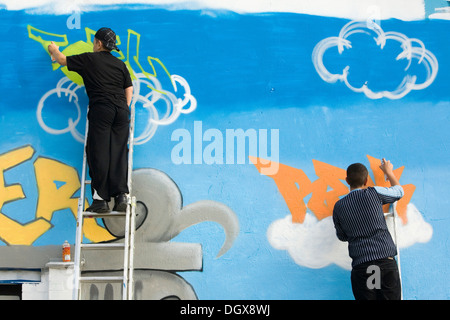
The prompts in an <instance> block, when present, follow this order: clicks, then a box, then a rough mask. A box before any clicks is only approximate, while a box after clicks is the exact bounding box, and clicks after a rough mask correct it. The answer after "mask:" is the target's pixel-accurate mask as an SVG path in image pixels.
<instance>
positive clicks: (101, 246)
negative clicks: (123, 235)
mask: <svg viewBox="0 0 450 320" xmlns="http://www.w3.org/2000/svg"><path fill="white" fill-rule="evenodd" d="M80 248H81V249H91V250H99V249H100V250H102V249H123V248H125V244H124V243H82V244H81V246H80Z"/></svg>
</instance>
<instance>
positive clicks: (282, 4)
mask: <svg viewBox="0 0 450 320" xmlns="http://www.w3.org/2000/svg"><path fill="white" fill-rule="evenodd" d="M0 4H3V5H4V6H6V8H7V9H8V10H23V9H33V11H34V12H37V13H55V14H67V13H71V12H73V11H90V10H93V9H94V6H96V5H123V4H126V5H133V4H149V5H162V6H168V7H170V8H172V9H188V10H189V9H193V10H208V9H211V10H230V11H234V12H238V13H258V12H292V13H304V14H311V15H319V16H325V17H339V18H346V19H367V18H370V17H372V18H373V16H374V15H376V19H391V18H395V19H401V20H420V19H424V18H425V6H424V1H423V0H396V1H391V0H340V1H339V4H338V5H336V1H335V0H315V1H310V0H277V1H273V0H225V1H224V0H20V1H18V0H1V1H0ZM405 8H408V9H407V10H405Z"/></svg>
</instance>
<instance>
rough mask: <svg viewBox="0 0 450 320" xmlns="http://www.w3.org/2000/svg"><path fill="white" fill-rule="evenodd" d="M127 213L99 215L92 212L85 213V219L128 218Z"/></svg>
mask: <svg viewBox="0 0 450 320" xmlns="http://www.w3.org/2000/svg"><path fill="white" fill-rule="evenodd" d="M126 214H127V213H126V212H121V211H111V212H105V213H97V212H90V211H83V217H85V218H113V217H124V216H126Z"/></svg>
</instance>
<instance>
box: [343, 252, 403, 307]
mask: <svg viewBox="0 0 450 320" xmlns="http://www.w3.org/2000/svg"><path fill="white" fill-rule="evenodd" d="M351 282H352V290H353V295H354V296H355V299H356V300H400V299H401V284H400V275H399V271H398V266H397V261H395V259H390V258H384V259H379V260H374V261H369V262H365V263H362V264H359V265H357V266H355V267H353V269H352V273H351Z"/></svg>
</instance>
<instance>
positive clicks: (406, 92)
mask: <svg viewBox="0 0 450 320" xmlns="http://www.w3.org/2000/svg"><path fill="white" fill-rule="evenodd" d="M448 8H449V7H448V4H447V2H446V1H440V0H433V1H431V0H425V1H423V0H399V1H395V2H393V3H387V2H386V3H384V2H383V3H381V2H379V1H356V0H355V1H350V2H349V3H348V4H345V5H340V6H337V5H336V4H335V2H334V1H331V0H330V1H328V0H325V1H318V2H317V3H316V2H314V3H313V2H310V1H302V0H299V1H296V2H295V3H294V2H292V1H282V0H281V1H276V2H267V1H262V2H261V1H255V0H246V1H241V2H223V1H222V2H221V1H216V0H208V1H197V0H192V1H185V2H180V1H167V3H166V2H165V4H164V5H162V4H161V3H160V1H152V0H148V1H140V4H130V3H128V2H123V3H122V1H114V3H113V2H112V1H106V0H105V1H103V0H98V1H90V2H89V3H86V2H85V1H77V0H75V1H70V5H69V4H67V3H66V2H62V1H61V2H59V1H50V0H49V1H41V2H40V3H39V5H36V4H34V3H33V2H32V1H2V2H1V4H0V15H1V19H0V26H1V28H0V36H1V39H2V43H3V50H2V51H1V52H0V56H1V58H2V61H3V62H4V63H3V66H2V73H0V93H1V94H2V99H0V111H1V112H0V132H1V137H2V140H1V141H0V255H1V256H4V257H6V258H7V259H0V269H1V270H0V271H1V272H0V275H1V276H2V278H1V279H4V280H2V281H3V282H8V281H11V282H13V281H19V282H20V281H22V282H26V281H28V282H30V281H36V280H35V278H24V279H19V280H17V279H16V278H17V276H16V278H14V280H13V277H12V278H11V280H8V279H10V278H8V277H9V274H10V273H11V272H16V274H19V275H21V274H22V271H23V270H30V269H33V270H36V269H39V268H40V266H37V265H36V263H38V262H39V263H41V261H44V260H50V259H53V260H55V259H58V258H60V257H59V256H56V257H55V256H53V255H52V254H50V253H49V252H53V251H51V250H54V248H55V247H58V248H59V246H61V245H62V243H63V242H64V241H65V240H67V241H69V242H70V243H72V244H73V243H74V241H75V229H76V214H77V211H76V209H77V201H78V197H79V195H80V177H81V170H82V156H83V142H84V135H85V125H86V114H87V111H88V98H87V95H86V92H85V88H84V85H83V81H82V78H81V77H80V76H79V75H78V74H76V73H73V72H69V71H68V70H67V68H66V67H62V66H60V65H58V64H56V63H52V62H51V58H50V56H49V54H48V52H47V49H46V48H47V46H48V43H49V42H50V41H54V42H55V43H56V44H57V45H58V46H59V47H60V49H61V51H62V52H63V53H64V54H66V55H72V54H78V53H82V52H87V51H91V50H92V44H93V36H94V34H95V32H96V30H98V29H99V28H101V27H105V26H106V27H110V28H111V29H113V30H114V31H115V32H116V34H117V36H118V37H117V45H118V47H119V48H120V49H121V51H119V52H113V54H114V55H115V56H116V57H117V58H118V59H121V60H122V61H124V63H125V64H126V65H127V67H128V69H129V71H130V74H131V75H132V81H133V86H134V95H133V99H132V106H133V107H134V110H135V112H136V129H135V143H136V146H135V148H134V161H133V165H134V168H133V181H134V182H133V183H134V185H133V189H132V190H134V191H135V192H136V196H137V201H138V204H137V211H138V220H137V223H138V229H137V231H136V239H137V244H136V251H137V254H136V255H137V259H136V261H135V265H137V266H138V267H137V268H138V270H137V272H136V286H135V288H136V292H135V294H136V297H137V298H138V299H212V300H213V299H233V300H235V299H236V300H238V299H276V300H282V299H287V300H290V299H353V295H352V292H351V287H350V271H349V270H350V268H351V267H350V258H349V257H348V251H347V246H346V244H345V243H342V242H340V241H338V240H337V237H336V234H335V230H334V226H333V223H332V219H331V214H332V210H333V205H334V203H335V202H336V201H337V200H338V199H339V198H341V197H343V196H344V195H346V194H347V193H348V191H349V188H348V185H347V184H346V182H345V173H346V171H345V170H346V168H347V166H348V165H349V164H351V163H355V162H361V163H364V164H365V165H366V166H367V167H368V168H369V172H370V181H369V184H370V185H377V186H387V185H388V183H387V182H386V181H385V179H384V176H383V174H382V172H381V171H380V170H379V169H378V163H379V161H380V159H382V158H386V159H389V160H391V161H392V163H393V164H394V166H395V174H396V175H397V177H398V178H399V179H400V183H401V184H402V185H403V188H404V190H405V196H404V197H403V198H402V199H401V200H400V201H398V202H397V203H396V204H395V206H394V207H393V209H394V210H395V212H396V213H397V218H396V219H397V220H395V221H396V225H397V227H398V228H397V230H396V235H397V239H398V246H399V250H400V253H401V268H402V270H401V271H402V284H403V297H404V298H405V299H448V298H450V295H449V292H448V288H447V286H446V285H445V281H442V280H441V279H442V274H444V273H445V271H446V270H447V266H448V263H449V260H448V259H449V257H448V254H447V252H448V243H449V242H448V227H449V223H450V220H449V219H450V218H449V217H448V214H447V212H448V207H449V206H450V203H449V200H448V197H447V196H446V195H447V194H448V193H449V192H450V190H449V187H448V183H447V182H448V180H449V179H450V168H449V163H448V149H449V145H448V141H450V131H449V129H448V119H449V106H450V91H449V90H448V83H449V82H450V72H449V70H450V62H449V61H450V60H449V59H448V57H449V56H450V47H449V46H448V41H447V39H448V37H447V36H446V30H448V27H449V20H450V19H449V12H450V11H449V10H448ZM87 193H88V194H89V190H88V192H87ZM86 201H87V202H88V203H89V202H90V201H91V198H90V197H88V198H87V199H86ZM389 209H390V208H388V207H385V208H384V210H385V211H386V212H387V211H388V210H389ZM387 219H388V218H387ZM388 220H389V219H388ZM116 222H117V221H116ZM116 222H115V221H110V220H109V219H106V218H105V219H87V220H86V224H85V226H84V230H83V232H84V236H85V238H86V239H87V240H89V241H91V242H104V241H115V242H120V241H123V240H122V239H121V236H122V235H121V233H120V229H121V228H120V227H119V226H118V225H117V224H116ZM388 222H389V221H388ZM389 223H390V222H389ZM391 231H392V230H391ZM392 232H393V231H392ZM25 252H26V253H30V252H31V253H33V255H32V256H33V257H45V259H44V258H42V259H41V258H39V259H36V258H35V260H36V261H33V262H30V261H24V260H23V259H21V256H22V255H23V254H24V253H25ZM42 252H44V254H42ZM58 252H59V251H58ZM96 254H97V253H96ZM47 255H48V258H47ZM86 261H88V262H87V263H86V268H88V270H89V272H92V273H96V272H98V271H100V270H101V271H104V272H108V273H109V274H115V273H118V272H120V271H119V268H120V262H119V258H118V257H116V256H115V255H113V254H108V253H106V255H105V256H99V257H91V258H90V259H86ZM42 264H45V262H42ZM41 267H42V266H41ZM105 270H106V271H105ZM83 290H84V291H83V293H84V295H85V296H86V297H89V298H90V299H105V298H106V299H110V298H116V297H117V295H118V292H119V291H120V288H118V287H117V286H116V285H115V284H109V283H106V284H98V285H92V286H91V285H86V286H84V287H83Z"/></svg>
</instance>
